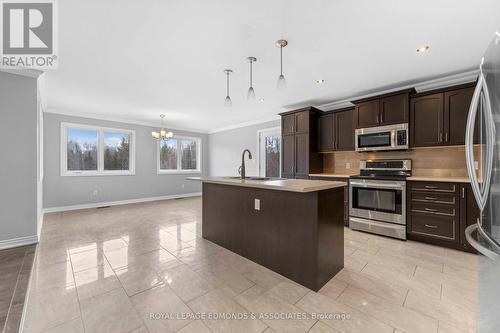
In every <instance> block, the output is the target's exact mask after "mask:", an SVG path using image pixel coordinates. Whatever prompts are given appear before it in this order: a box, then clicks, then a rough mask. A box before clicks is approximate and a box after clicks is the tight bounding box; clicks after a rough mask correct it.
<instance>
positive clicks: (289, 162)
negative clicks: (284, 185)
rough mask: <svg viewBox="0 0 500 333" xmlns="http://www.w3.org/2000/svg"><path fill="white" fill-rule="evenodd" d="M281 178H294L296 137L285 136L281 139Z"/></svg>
mask: <svg viewBox="0 0 500 333" xmlns="http://www.w3.org/2000/svg"><path fill="white" fill-rule="evenodd" d="M281 142H282V150H281V161H282V163H281V176H282V177H283V178H294V167H295V154H294V151H295V135H293V134H292V135H283V136H282V138H281Z"/></svg>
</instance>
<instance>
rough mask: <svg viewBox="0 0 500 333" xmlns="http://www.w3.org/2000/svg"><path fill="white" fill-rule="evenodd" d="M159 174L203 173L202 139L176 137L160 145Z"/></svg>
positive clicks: (161, 142) (160, 142)
mask: <svg viewBox="0 0 500 333" xmlns="http://www.w3.org/2000/svg"><path fill="white" fill-rule="evenodd" d="M158 149H159V152H158V173H199V172H201V139H199V138H187V137H176V138H172V139H168V140H161V141H159V143H158Z"/></svg>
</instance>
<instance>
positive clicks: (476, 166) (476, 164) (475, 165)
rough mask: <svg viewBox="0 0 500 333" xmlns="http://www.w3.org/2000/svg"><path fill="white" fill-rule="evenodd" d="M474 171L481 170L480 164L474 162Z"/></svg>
mask: <svg viewBox="0 0 500 333" xmlns="http://www.w3.org/2000/svg"><path fill="white" fill-rule="evenodd" d="M474 169H476V170H479V162H478V161H474Z"/></svg>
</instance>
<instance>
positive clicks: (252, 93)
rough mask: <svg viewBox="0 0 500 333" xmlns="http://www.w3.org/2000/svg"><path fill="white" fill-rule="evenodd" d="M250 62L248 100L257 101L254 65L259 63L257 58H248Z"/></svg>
mask: <svg viewBox="0 0 500 333" xmlns="http://www.w3.org/2000/svg"><path fill="white" fill-rule="evenodd" d="M247 60H248V62H249V63H250V88H248V92H247V100H255V90H254V89H253V67H252V65H253V63H254V62H256V61H257V58H255V57H248V58H247Z"/></svg>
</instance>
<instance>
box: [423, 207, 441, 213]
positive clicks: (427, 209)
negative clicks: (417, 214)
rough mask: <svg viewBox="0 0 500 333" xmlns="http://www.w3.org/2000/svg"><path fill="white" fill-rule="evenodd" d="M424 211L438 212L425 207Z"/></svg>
mask: <svg viewBox="0 0 500 333" xmlns="http://www.w3.org/2000/svg"><path fill="white" fill-rule="evenodd" d="M424 209H425V210H426V211H428V212H437V211H438V210H437V209H433V208H427V207H425V208H424Z"/></svg>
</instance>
